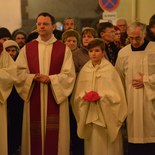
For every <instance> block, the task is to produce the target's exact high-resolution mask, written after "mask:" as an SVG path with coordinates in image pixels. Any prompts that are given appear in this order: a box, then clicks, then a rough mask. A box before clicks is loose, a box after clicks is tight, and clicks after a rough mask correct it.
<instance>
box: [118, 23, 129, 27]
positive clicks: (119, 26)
mask: <svg viewBox="0 0 155 155" xmlns="http://www.w3.org/2000/svg"><path fill="white" fill-rule="evenodd" d="M118 26H119V27H127V25H126V24H124V25H118Z"/></svg>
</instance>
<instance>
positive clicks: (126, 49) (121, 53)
mask: <svg viewBox="0 0 155 155" xmlns="http://www.w3.org/2000/svg"><path fill="white" fill-rule="evenodd" d="M130 52H131V44H129V45H126V46H125V47H123V48H122V49H120V51H119V53H118V56H119V57H124V56H127V55H128V54H129V53H130Z"/></svg>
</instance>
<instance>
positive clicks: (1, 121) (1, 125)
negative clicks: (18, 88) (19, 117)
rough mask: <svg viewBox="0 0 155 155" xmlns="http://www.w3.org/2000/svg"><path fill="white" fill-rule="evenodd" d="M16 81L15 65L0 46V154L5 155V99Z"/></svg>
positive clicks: (6, 152) (0, 45)
mask: <svg viewBox="0 0 155 155" xmlns="http://www.w3.org/2000/svg"><path fill="white" fill-rule="evenodd" d="M15 80H16V65H15V63H14V61H13V60H12V58H11V57H10V55H9V54H8V53H7V52H6V51H5V50H3V46H2V44H0V154H2V155H7V154H8V149H7V103H6V101H7V98H8V96H9V95H10V93H11V90H12V87H13V84H14V82H15Z"/></svg>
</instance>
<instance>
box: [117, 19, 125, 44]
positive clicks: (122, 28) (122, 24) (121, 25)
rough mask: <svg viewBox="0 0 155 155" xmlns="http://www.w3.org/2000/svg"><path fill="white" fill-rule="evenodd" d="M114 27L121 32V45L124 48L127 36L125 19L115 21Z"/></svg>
mask: <svg viewBox="0 0 155 155" xmlns="http://www.w3.org/2000/svg"><path fill="white" fill-rule="evenodd" d="M116 26H117V27H118V28H119V29H120V31H121V45H122V46H125V45H127V44H128V40H127V38H128V34H127V27H128V24H127V21H126V19H125V18H119V19H117V21H116Z"/></svg>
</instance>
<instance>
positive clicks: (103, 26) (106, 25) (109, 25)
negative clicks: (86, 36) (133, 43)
mask: <svg viewBox="0 0 155 155" xmlns="http://www.w3.org/2000/svg"><path fill="white" fill-rule="evenodd" d="M113 27H114V25H113V24H112V23H110V22H103V23H99V24H98V26H97V32H98V36H99V37H101V35H100V33H101V32H104V31H105V29H106V28H113Z"/></svg>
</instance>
